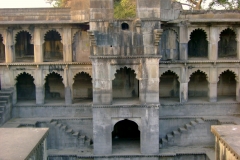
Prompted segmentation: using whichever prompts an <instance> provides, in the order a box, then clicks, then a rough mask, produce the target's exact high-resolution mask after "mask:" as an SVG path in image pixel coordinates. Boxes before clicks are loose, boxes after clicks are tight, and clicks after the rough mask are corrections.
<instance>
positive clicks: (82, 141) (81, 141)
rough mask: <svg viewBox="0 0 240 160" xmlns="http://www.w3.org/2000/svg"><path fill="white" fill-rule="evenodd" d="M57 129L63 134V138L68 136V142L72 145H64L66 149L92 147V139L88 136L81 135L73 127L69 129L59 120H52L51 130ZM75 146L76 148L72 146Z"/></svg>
mask: <svg viewBox="0 0 240 160" xmlns="http://www.w3.org/2000/svg"><path fill="white" fill-rule="evenodd" d="M51 126H52V127H55V129H56V128H57V129H58V131H60V132H62V134H63V136H68V137H69V138H68V141H70V142H72V143H68V144H64V145H65V146H63V147H64V148H65V147H66V148H68V147H70V148H71V147H83V146H85V147H86V146H90V145H91V144H92V143H93V141H92V139H91V138H89V137H87V136H86V135H83V134H81V133H80V131H75V130H73V129H72V128H71V127H69V126H68V125H66V124H63V123H61V122H59V121H58V120H51V121H50V128H51ZM72 145H74V146H72Z"/></svg>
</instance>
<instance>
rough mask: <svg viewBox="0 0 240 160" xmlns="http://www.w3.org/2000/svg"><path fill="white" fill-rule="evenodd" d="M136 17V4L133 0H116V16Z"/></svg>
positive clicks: (121, 17) (120, 17) (123, 17)
mask: <svg viewBox="0 0 240 160" xmlns="http://www.w3.org/2000/svg"><path fill="white" fill-rule="evenodd" d="M134 17H136V4H135V3H133V2H132V1H131V0H115V1H114V18H116V19H127V18H134Z"/></svg>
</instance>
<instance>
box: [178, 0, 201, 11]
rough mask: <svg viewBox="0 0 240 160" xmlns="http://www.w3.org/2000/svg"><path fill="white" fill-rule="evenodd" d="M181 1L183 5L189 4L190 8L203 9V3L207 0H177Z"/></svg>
mask: <svg viewBox="0 0 240 160" xmlns="http://www.w3.org/2000/svg"><path fill="white" fill-rule="evenodd" d="M176 1H178V2H180V3H181V4H182V5H185V6H188V7H189V9H193V10H201V9H203V7H202V4H203V3H204V2H205V0H176Z"/></svg>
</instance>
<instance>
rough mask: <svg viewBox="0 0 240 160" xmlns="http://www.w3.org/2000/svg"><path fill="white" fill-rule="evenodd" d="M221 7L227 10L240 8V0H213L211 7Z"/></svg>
mask: <svg viewBox="0 0 240 160" xmlns="http://www.w3.org/2000/svg"><path fill="white" fill-rule="evenodd" d="M216 8H221V9H225V10H234V9H237V10H239V9H240V0H212V1H211V2H210V3H209V9H216Z"/></svg>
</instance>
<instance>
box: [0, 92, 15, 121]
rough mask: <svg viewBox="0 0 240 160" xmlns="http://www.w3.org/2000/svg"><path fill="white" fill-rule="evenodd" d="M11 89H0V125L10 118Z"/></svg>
mask: <svg viewBox="0 0 240 160" xmlns="http://www.w3.org/2000/svg"><path fill="white" fill-rule="evenodd" d="M11 110H12V91H8V90H6V91H2V90H1V91H0V126H2V125H3V124H4V123H5V122H6V121H8V120H9V119H10V118H11Z"/></svg>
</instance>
